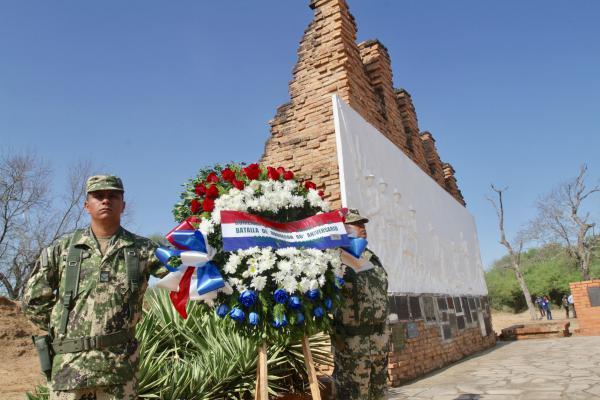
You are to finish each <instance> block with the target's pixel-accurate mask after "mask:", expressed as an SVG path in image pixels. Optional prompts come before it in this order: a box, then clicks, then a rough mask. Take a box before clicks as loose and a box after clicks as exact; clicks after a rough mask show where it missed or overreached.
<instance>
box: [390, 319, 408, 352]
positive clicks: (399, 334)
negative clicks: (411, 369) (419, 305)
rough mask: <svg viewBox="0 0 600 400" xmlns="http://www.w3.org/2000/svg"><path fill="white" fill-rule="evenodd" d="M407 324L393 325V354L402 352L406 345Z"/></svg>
mask: <svg viewBox="0 0 600 400" xmlns="http://www.w3.org/2000/svg"><path fill="white" fill-rule="evenodd" d="M405 332H406V324H404V323H399V324H394V325H392V334H391V338H390V342H391V343H392V349H391V351H392V352H396V351H400V350H402V349H403V348H404V345H405V343H406V334H405Z"/></svg>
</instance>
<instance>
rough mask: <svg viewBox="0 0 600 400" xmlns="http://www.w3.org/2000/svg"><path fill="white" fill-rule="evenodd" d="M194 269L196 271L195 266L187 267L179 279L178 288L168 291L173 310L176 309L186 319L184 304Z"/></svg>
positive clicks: (185, 303) (187, 297)
mask: <svg viewBox="0 0 600 400" xmlns="http://www.w3.org/2000/svg"><path fill="white" fill-rule="evenodd" d="M194 271H196V268H194V267H188V269H186V270H185V272H184V273H183V276H182V277H181V280H180V281H179V290H178V291H177V292H171V293H169V297H170V298H171V302H172V303H173V307H175V310H177V312H178V313H179V315H181V316H182V317H183V319H187V310H186V305H187V302H188V299H189V298H190V282H191V281H192V275H194Z"/></svg>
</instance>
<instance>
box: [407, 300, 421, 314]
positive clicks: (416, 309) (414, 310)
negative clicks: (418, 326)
mask: <svg viewBox="0 0 600 400" xmlns="http://www.w3.org/2000/svg"><path fill="white" fill-rule="evenodd" d="M409 305H410V316H411V318H412V319H419V318H421V315H422V314H421V303H420V302H419V298H418V297H416V296H410V298H409Z"/></svg>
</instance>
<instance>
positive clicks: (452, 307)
mask: <svg viewBox="0 0 600 400" xmlns="http://www.w3.org/2000/svg"><path fill="white" fill-rule="evenodd" d="M446 301H447V302H448V308H451V309H452V310H454V299H453V298H452V297H448V298H446Z"/></svg>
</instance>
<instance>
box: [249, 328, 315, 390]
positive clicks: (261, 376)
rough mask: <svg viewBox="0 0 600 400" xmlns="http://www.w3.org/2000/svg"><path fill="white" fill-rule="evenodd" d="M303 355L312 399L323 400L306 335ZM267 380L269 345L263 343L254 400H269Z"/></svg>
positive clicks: (259, 356) (303, 338)
mask: <svg viewBox="0 0 600 400" xmlns="http://www.w3.org/2000/svg"><path fill="white" fill-rule="evenodd" d="M302 354H303V355H304V363H305V364H306V371H307V373H308V383H309V385H310V394H311V397H312V399H313V400H321V392H320V390H319V381H318V380H317V370H316V368H315V363H314V362H313V358H312V353H311V351H310V343H309V341H308V336H306V335H304V337H302ZM267 378H268V372H267V345H266V343H262V344H261V345H260V346H259V347H258V365H257V366H256V389H255V394H254V400H269V384H268V379H267Z"/></svg>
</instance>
